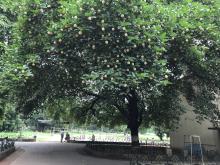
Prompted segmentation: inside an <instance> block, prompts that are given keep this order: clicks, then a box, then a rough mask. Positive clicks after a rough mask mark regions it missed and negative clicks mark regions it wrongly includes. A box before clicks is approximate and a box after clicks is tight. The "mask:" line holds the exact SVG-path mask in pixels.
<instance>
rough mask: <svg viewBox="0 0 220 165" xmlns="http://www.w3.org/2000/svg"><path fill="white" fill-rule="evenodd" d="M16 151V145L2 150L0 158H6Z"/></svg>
mask: <svg viewBox="0 0 220 165" xmlns="http://www.w3.org/2000/svg"><path fill="white" fill-rule="evenodd" d="M14 151H15V147H12V148H9V149H7V150H5V151H3V152H0V160H3V159H5V158H6V157H7V156H9V155H10V154H12V153H13V152H14Z"/></svg>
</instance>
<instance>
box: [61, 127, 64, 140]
mask: <svg viewBox="0 0 220 165" xmlns="http://www.w3.org/2000/svg"><path fill="white" fill-rule="evenodd" d="M60 136H61V140H60V142H61V143H62V142H63V138H64V129H61V131H60Z"/></svg>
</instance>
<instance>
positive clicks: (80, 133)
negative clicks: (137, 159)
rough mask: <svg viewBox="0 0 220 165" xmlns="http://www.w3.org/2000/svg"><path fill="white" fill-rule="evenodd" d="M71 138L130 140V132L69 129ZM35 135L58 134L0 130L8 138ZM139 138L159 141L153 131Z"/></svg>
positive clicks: (52, 136) (46, 138) (40, 137)
mask: <svg viewBox="0 0 220 165" xmlns="http://www.w3.org/2000/svg"><path fill="white" fill-rule="evenodd" d="M69 134H70V137H71V139H74V138H75V139H76V140H91V137H92V135H93V134H94V135H95V140H96V141H112V142H129V141H130V134H125V135H124V133H106V132H101V131H89V130H71V131H69ZM35 135H36V136H37V141H38V142H43V141H59V140H60V134H59V133H54V134H51V133H50V132H33V131H27V130H25V131H22V132H0V138H4V137H9V138H14V139H16V138H18V137H22V138H33V137H34V136H35ZM139 138H140V141H141V142H145V141H146V140H147V141H148V142H149V141H156V142H159V141H160V140H159V138H158V137H157V136H156V135H155V134H154V133H145V134H139ZM164 141H165V142H166V143H169V138H164Z"/></svg>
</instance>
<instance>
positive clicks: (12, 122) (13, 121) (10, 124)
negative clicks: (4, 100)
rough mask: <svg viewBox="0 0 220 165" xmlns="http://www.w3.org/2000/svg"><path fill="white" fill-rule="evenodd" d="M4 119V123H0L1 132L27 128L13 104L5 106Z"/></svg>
mask: <svg viewBox="0 0 220 165" xmlns="http://www.w3.org/2000/svg"><path fill="white" fill-rule="evenodd" d="M3 118H4V119H3V121H2V122H1V123H0V131H19V130H20V129H21V128H22V127H24V126H25V125H24V122H23V120H22V119H21V116H20V115H19V114H17V112H16V111H15V106H14V105H12V104H7V105H6V106H5V113H4V116H3Z"/></svg>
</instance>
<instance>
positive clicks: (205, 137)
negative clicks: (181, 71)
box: [170, 99, 220, 154]
mask: <svg viewBox="0 0 220 165" xmlns="http://www.w3.org/2000/svg"><path fill="white" fill-rule="evenodd" d="M183 105H184V107H186V108H187V109H188V111H187V112H186V113H185V114H184V115H182V116H181V120H180V126H179V128H178V129H177V130H175V131H173V132H171V134H170V144H171V147H172V148H175V149H181V150H183V149H184V146H186V145H189V144H190V136H191V135H197V136H200V139H201V143H202V144H203V146H204V148H205V149H206V150H216V151H217V152H218V153H219V154H220V121H219V124H218V125H217V124H216V125H214V124H213V123H212V122H210V121H208V120H204V121H202V122H201V123H198V122H197V120H196V114H195V113H194V112H193V107H192V106H190V105H189V104H187V102H186V100H185V99H183ZM219 109H220V104H219ZM196 140H197V141H198V139H195V143H196Z"/></svg>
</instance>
